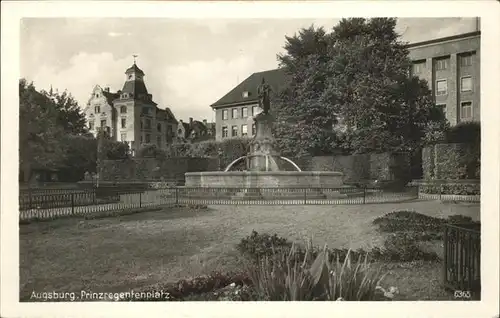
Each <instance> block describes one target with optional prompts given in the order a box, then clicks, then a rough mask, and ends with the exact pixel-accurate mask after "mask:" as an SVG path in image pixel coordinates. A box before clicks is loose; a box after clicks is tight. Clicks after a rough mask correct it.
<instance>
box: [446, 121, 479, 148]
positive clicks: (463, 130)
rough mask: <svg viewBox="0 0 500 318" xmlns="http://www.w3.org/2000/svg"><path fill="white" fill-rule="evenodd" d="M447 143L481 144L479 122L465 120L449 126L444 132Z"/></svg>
mask: <svg viewBox="0 0 500 318" xmlns="http://www.w3.org/2000/svg"><path fill="white" fill-rule="evenodd" d="M445 139H446V142H447V143H466V144H476V145H478V146H479V145H480V144H481V124H480V123H478V122H465V123H460V124H458V125H456V126H453V127H451V128H450V129H449V130H448V131H447V132H446V137H445Z"/></svg>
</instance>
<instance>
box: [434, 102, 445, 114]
mask: <svg viewBox="0 0 500 318" xmlns="http://www.w3.org/2000/svg"><path fill="white" fill-rule="evenodd" d="M436 106H437V107H438V108H441V109H442V110H443V113H444V114H445V115H446V104H436Z"/></svg>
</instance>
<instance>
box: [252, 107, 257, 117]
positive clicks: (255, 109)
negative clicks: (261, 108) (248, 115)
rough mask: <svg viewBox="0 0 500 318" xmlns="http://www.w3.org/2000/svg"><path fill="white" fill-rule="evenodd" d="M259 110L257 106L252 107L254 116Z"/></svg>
mask: <svg viewBox="0 0 500 318" xmlns="http://www.w3.org/2000/svg"><path fill="white" fill-rule="evenodd" d="M257 110H258V107H257V106H252V116H255V115H257Z"/></svg>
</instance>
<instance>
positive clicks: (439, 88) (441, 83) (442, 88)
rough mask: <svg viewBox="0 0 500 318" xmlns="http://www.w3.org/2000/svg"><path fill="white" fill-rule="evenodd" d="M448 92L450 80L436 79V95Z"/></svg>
mask: <svg viewBox="0 0 500 318" xmlns="http://www.w3.org/2000/svg"><path fill="white" fill-rule="evenodd" d="M446 94H448V82H447V81H446V80H437V81H436V95H446Z"/></svg>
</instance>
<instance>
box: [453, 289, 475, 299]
mask: <svg viewBox="0 0 500 318" xmlns="http://www.w3.org/2000/svg"><path fill="white" fill-rule="evenodd" d="M453 296H454V297H455V298H465V299H469V298H470V297H471V294H470V291H468V290H455V293H454V294H453Z"/></svg>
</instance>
